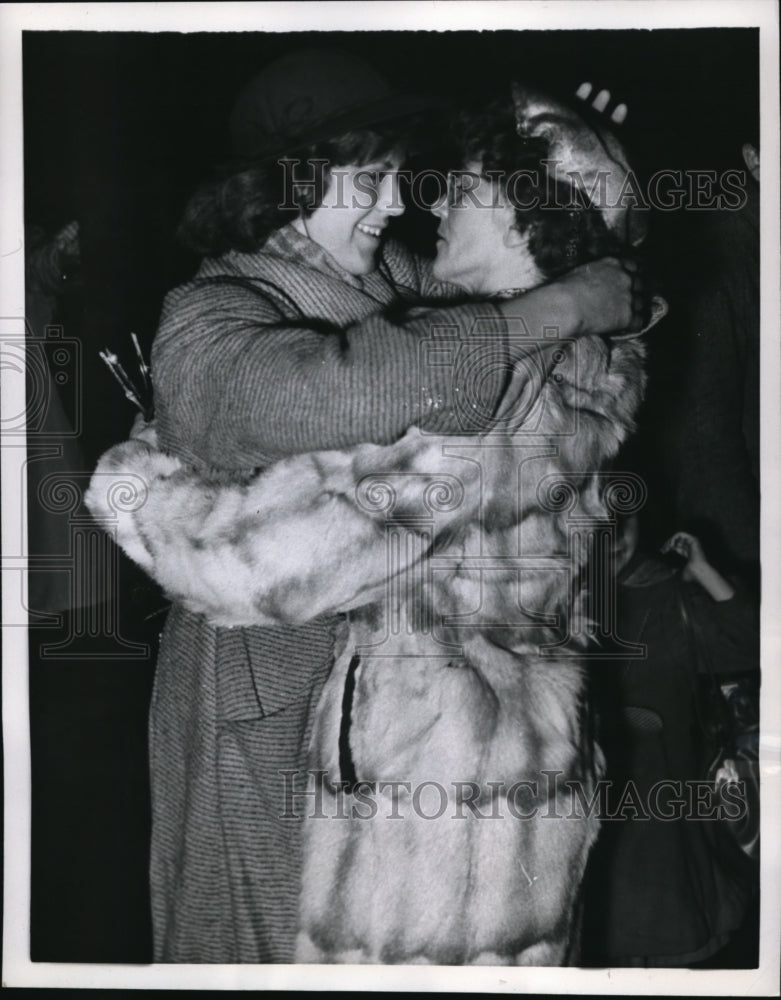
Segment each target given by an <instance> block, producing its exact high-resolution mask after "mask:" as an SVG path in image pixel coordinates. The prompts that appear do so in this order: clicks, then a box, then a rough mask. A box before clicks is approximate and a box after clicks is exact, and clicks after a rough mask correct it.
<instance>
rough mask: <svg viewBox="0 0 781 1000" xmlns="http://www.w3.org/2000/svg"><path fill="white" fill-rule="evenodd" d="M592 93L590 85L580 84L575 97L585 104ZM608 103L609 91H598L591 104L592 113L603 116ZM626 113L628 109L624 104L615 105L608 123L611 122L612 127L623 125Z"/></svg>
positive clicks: (609, 99)
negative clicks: (595, 112)
mask: <svg viewBox="0 0 781 1000" xmlns="http://www.w3.org/2000/svg"><path fill="white" fill-rule="evenodd" d="M593 92H594V88H593V87H592V86H591V84H590V83H581V85H580V86H579V87H578V89H577V90H576V91H575V97H577V98H578V100H581V101H584V102H587V101H588V99H589V97H591V95H592V93H593ZM610 101H611V95H610V91H609V90H600V91H599V93H598V94H597V95H596V97H595V98H594V99H593V101H592V102H591V107H592V108H593V109H594V111H597V112H599V114H604V113H605V110H606V109H607V106H608V105H609V104H610ZM628 111H629V109H628V108H627V106H626V104H617V105H616V106H615V107H614V108H613V110H612V112H611V114H610V121H611V122H613V124H614V125H623V123H624V122H625V121H626V116H627V114H628Z"/></svg>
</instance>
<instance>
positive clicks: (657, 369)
mask: <svg viewBox="0 0 781 1000" xmlns="http://www.w3.org/2000/svg"><path fill="white" fill-rule="evenodd" d="M746 127H747V129H748V130H749V132H750V118H749V120H748V124H747V126H746ZM743 134H744V136H745V135H746V133H745V132H744V133H743ZM738 148H739V143H738V142H735V143H734V148H733V155H732V158H731V159H730V158H729V157H727V158H726V159H725V160H724V162H723V163H720V162H719V159H718V157H717V156H714V157H713V158H712V159H711V161H710V163H709V164H708V165H709V166H710V165H712V166H713V167H714V168H717V167H723V166H724V165H726V166H727V167H728V168H729V169H733V170H734V169H737V168H740V170H741V171H742V174H743V183H742V184H741V185H740V190H739V191H737V190H736V195H735V197H734V198H732V199H731V200H730V203H729V204H727V203H726V202H725V203H724V204H723V205H722V207H721V208H719V209H711V210H708V211H691V212H688V213H685V215H683V216H682V217H681V218H679V219H678V220H677V221H676V222H675V223H673V224H674V225H677V228H678V230H679V236H680V239H679V242H678V247H679V249H678V250H677V251H675V252H673V253H672V254H669V255H667V256H666V258H664V259H661V260H660V264H661V269H662V271H663V272H664V274H665V276H666V279H667V280H666V282H665V289H666V291H667V292H669V296H670V317H669V319H668V321H667V324H666V326H665V328H664V329H663V330H662V331H660V332H661V333H662V336H661V337H660V338H659V339H658V341H657V342H656V343H655V344H654V345H653V347H652V354H651V361H650V379H649V397H648V405H647V411H646V412H647V416H646V420H645V425H646V426H645V437H648V438H651V437H653V438H655V439H656V440H655V443H654V444H653V445H652V447H653V448H655V450H656V451H657V453H658V455H659V458H658V461H659V465H660V467H661V472H662V476H661V480H660V482H659V487H658V488H659V490H660V491H662V492H664V493H666V494H667V499H668V501H669V509H668V511H667V515H668V517H669V518H670V522H669V523H670V526H677V527H682V528H684V529H685V530H687V531H692V532H694V533H695V534H697V536H698V537H700V538H701V539H702V542H703V544H704V545H705V547H706V549H707V550H708V552H710V553H712V556H713V558H715V559H716V560H717V562H718V563H719V564H720V565H721V566H723V567H724V569H726V570H729V571H738V572H740V573H741V575H742V576H743V577H744V579H745V580H746V582H747V583H750V584H751V585H752V586H754V587H755V586H757V585H758V583H759V185H758V176H759V169H758V154H757V152H756V146H755V145H753V144H750V143H747V144H746V145H745V146H744V151H745V153H744V156H745V157H746V158H747V162H744V161H743V160H741V159H740V158H739V156H738V155H737V153H738ZM739 202H740V207H736V206H737V205H738V203H739ZM638 443H639V442H638ZM661 537H664V535H662V536H661Z"/></svg>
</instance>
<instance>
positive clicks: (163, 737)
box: [149, 227, 505, 962]
mask: <svg viewBox="0 0 781 1000" xmlns="http://www.w3.org/2000/svg"><path fill="white" fill-rule="evenodd" d="M446 291H447V289H444V288H441V287H439V288H437V287H435V286H434V285H433V283H429V282H428V281H427V278H426V272H425V269H424V268H422V267H421V266H420V265H419V264H418V263H417V262H416V260H415V258H414V257H412V256H411V255H410V254H409V253H408V252H406V251H404V250H403V249H402V248H401V247H399V246H398V245H396V244H389V245H387V246H386V248H385V250H384V253H383V260H382V262H381V264H380V267H379V268H378V270H377V271H376V272H375V273H373V274H371V275H369V276H367V277H365V278H355V277H353V276H351V275H349V274H346V273H345V272H343V271H342V270H341V269H340V268H339V267H338V265H337V264H336V263H335V262H334V261H333V259H332V258H331V257H330V256H329V255H328V254H327V253H326V252H325V251H323V250H322V249H321V248H319V247H318V246H317V245H316V244H313V243H311V242H310V241H309V240H307V239H305V238H304V237H303V236H300V235H299V234H298V233H297V232H296V231H295V230H294V229H293V228H292V227H285V228H284V229H282V230H280V231H278V232H277V233H275V234H273V235H272V237H271V238H270V239H269V240H268V241H267V243H266V244H265V246H264V247H263V249H262V250H261V251H259V252H257V253H254V254H239V253H233V252H231V253H228V254H226V255H225V256H224V257H221V258H219V259H207V260H205V261H204V263H203V264H202V266H201V268H200V270H199V272H198V273H197V275H196V276H195V278H194V279H193V280H192V281H191V282H189V283H188V284H186V285H184V286H182V287H179V288H177V289H175V290H174V291H172V292H171V293H170V294H169V295H168V296H167V298H166V301H165V304H164V308H163V315H162V320H161V324H160V327H159V330H158V334H157V337H156V339H155V343H154V346H153V352H152V371H153V380H154V389H155V407H156V415H157V425H158V433H159V437H160V443H161V445H162V447H163V448H164V449H165V451H166V452H167V453H168V454H170V455H171V456H176V457H177V458H178V459H180V460H181V461H182V462H184V463H185V464H186V465H187V466H188V467H190V468H193V469H195V470H197V472H198V474H199V476H201V477H203V478H205V479H207V480H212V481H222V482H224V481H234V480H236V479H239V480H240V479H242V478H243V477H244V476H246V474H247V473H249V472H251V471H254V470H257V469H258V468H262V467H264V466H267V465H269V464H270V463H272V462H274V461H276V460H278V459H281V458H284V457H285V456H286V455H289V454H293V453H296V452H301V451H305V450H307V449H311V448H313V447H323V446H325V447H345V446H349V445H352V444H355V443H357V442H360V441H367V440H368V441H378V442H390V441H392V440H394V439H395V438H397V437H399V436H400V435H401V434H402V433H403V432H404V431H405V430H406V428H407V427H409V426H410V425H412V424H418V425H420V426H424V427H425V426H428V427H430V428H432V429H437V430H443V431H445V432H447V431H448V430H449V429H450V430H455V429H457V427H458V426H459V425H458V419H459V417H458V414H457V412H456V408H455V405H454V397H453V379H452V373H451V371H450V370H449V369H447V368H446V367H436V366H424V367H423V368H422V369H421V368H420V357H421V353H420V352H421V347H422V345H425V343H426V342H427V341H428V339H429V338H431V337H432V336H433V337H435V338H436V337H437V336H439V335H441V334H439V333H438V332H437V331H438V330H440V329H446V330H448V331H450V333H451V334H452V331H453V328H454V325H455V327H456V328H457V329H458V330H459V332H460V335H461V337H462V338H463V342H464V344H465V345H466V346H467V348H468V345H469V343H470V341H471V338H473V337H475V336H476V337H477V339H478V340H479V334H474V333H473V328H474V326H475V324H476V323H478V322H479V321H483V322H485V321H487V322H488V323H489V324H492V325H493V327H494V329H493V343H494V345H495V347H497V348H498V349H499V351H500V354H502V353H503V350H504V348H503V332H502V331H503V324H502V322H501V320H500V318H499V313H498V310H496V309H495V308H494V307H493V306H489V305H486V304H482V305H479V306H475V305H464V306H462V307H459V308H457V309H452V308H451V309H447V310H446V311H443V312H438V311H437V310H433V311H427V312H425V313H420V315H419V316H418V317H417V318H415V317H410V316H409V315H407V316H405V317H404V319H403V322H402V321H401V319H396V318H394V317H392V316H390V315H389V314H388V312H387V310H386V309H385V308H384V307H388V306H390V305H391V304H393V303H397V302H398V301H399V300H400V299H401V300H404V299H409V300H414V301H420V298H421V296H422V295H426V294H427V293H431V294H434V293H439V294H440V295H441V294H443V293H445V292H446ZM421 371H423V372H424V374H423V375H421ZM504 377H505V375H504V373H503V372H502V371H501V366H499V368H497V369H495V370H492V371H491V372H490V373H489V374H488V375H487V377H486V379H484V382H483V385H482V387H481V391H482V393H483V398H484V399H488V400H489V401H490V400H491V399H492V398H493V399H495V400H498V398H499V395H500V392H501V388H502V384H503V379H504ZM339 627H340V619H339V618H338V617H336V616H334V615H333V614H324V615H321V616H318V617H316V618H315V620H313V621H309V622H306V623H304V624H301V625H298V626H293V625H279V626H275V627H267V628H263V627H250V628H240V629H226V628H219V627H214V626H212V625H211V624H209V622H208V621H207V619H206V618H205V617H204V616H203V615H200V614H194V613H192V612H190V611H188V610H186V609H185V608H184V607H183V606H182V605H181V604H179V603H175V604H174V606H173V607H172V609H171V611H170V613H169V616H168V620H167V622H166V625H165V628H164V631H163V635H162V639H161V648H160V654H159V658H158V664H157V672H156V678H155V687H154V692H153V700H152V707H151V713H150V723H149V740H150V767H151V785H152V851H151V888H152V916H153V927H154V957H155V960H156V961H162V962H286V961H291V960H292V957H293V942H294V935H295V927H296V908H297V900H298V882H299V873H300V829H299V824H298V823H297V822H295V821H293V822H291V820H289V819H287V820H286V819H284V818H281V814H282V812H283V808H282V805H281V797H282V794H283V781H284V778H283V776H282V772H284V771H285V770H294V771H295V770H299V769H302V768H303V766H304V763H305V755H306V744H307V741H308V739H309V734H310V730H311V724H312V717H313V712H314V709H315V706H316V704H317V702H318V699H319V696H320V693H321V689H322V686H323V683H324V681H325V679H326V677H327V675H328V672H329V670H330V668H331V664H332V660H333V647H334V640H335V636H336V634H337V632H338V630H339Z"/></svg>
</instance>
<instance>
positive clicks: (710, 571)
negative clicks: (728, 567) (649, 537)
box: [662, 531, 735, 601]
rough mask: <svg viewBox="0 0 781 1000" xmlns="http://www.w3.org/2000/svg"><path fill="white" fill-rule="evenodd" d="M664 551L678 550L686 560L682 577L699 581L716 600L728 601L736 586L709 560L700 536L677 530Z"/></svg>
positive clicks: (665, 545) (687, 580) (664, 546)
mask: <svg viewBox="0 0 781 1000" xmlns="http://www.w3.org/2000/svg"><path fill="white" fill-rule="evenodd" d="M662 552H663V553H664V552H677V553H678V555H680V556H682V557H683V558H684V559H685V560H686V565H685V566H684V567H683V570H682V572H681V579H682V580H685V581H686V582H687V583H690V582H692V581H693V582H695V583H699V585H700V586H701V587H703V588H704V589H705V590H706V591H707V592H708V593H709V594H710V596H711V597H712V598H713V600H714V601H728V600H729V599H730V598H731V597H732V596H733V594H734V593H735V588H734V587H733V586H732V585H731V584H730V583H729V582H728V581H727V580H725V579H724V577H723V576H722V575H721V573H719V572H718V571H717V570H716V569H714V567H713V566H711V564H710V563H709V562H708V559H707V556H706V555H705V552H704V550H703V547H702V545H701V544H700V540H699V538H697V537H696V536H695V535H690V534H689V533H688V532H686V531H678V532H676V533H675V534H674V535H673V536H672V538H668V539H667V541H666V542H665V543H664V545H663V546H662Z"/></svg>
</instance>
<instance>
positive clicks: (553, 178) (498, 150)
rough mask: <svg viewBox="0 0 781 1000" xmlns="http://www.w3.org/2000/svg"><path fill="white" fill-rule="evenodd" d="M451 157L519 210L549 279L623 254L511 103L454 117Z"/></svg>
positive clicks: (502, 102) (517, 217)
mask: <svg viewBox="0 0 781 1000" xmlns="http://www.w3.org/2000/svg"><path fill="white" fill-rule="evenodd" d="M452 141H453V145H454V148H453V150H452V155H454V156H455V158H457V159H459V160H460V162H461V164H462V165H463V166H467V165H468V164H469V163H472V162H478V163H480V172H481V175H482V176H484V177H487V178H488V179H489V180H491V181H492V182H493V183H494V184H498V185H500V187H501V190H502V192H503V193H504V194H505V195H506V197H507V199H508V201H509V202H510V204H511V205H512V206H513V208H514V209H515V224H516V227H517V229H518V231H519V232H521V233H527V234H528V237H529V249H530V251H531V253H532V255H533V257H534V261H535V263H536V265H537V267H538V268H539V269H540V271H541V272H542V274H543V275H544V276H545V277H546V278H554V277H556V276H557V275H559V274H563V273H564V272H565V271H568V270H570V269H571V268H573V267H576V266H577V265H579V264H585V263H587V262H588V261H591V260H597V259H599V258H600V257H604V256H606V255H608V254H611V253H615V252H617V251H618V249H619V245H618V240H617V238H616V237H615V236H614V235H613V234H612V233H611V232H610V230H609V229H608V227H607V224H606V222H605V220H604V218H603V216H602V214H601V213H600V212H599V210H598V209H597V208H596V207H594V206H593V205H591V204H589V202H588V200H587V198H586V195H585V193H584V192H583V191H582V189H580V188H578V187H577V186H575V185H573V184H571V183H570V182H569V181H568V180H566V179H562V177H561V176H559V175H557V174H556V172H555V171H553V172H552V171H551V170H550V169H549V167H548V162H547V161H548V159H549V152H550V151H549V146H548V143H547V142H546V141H545V140H544V139H541V138H529V137H526V136H523V135H519V134H518V132H517V131H516V126H515V110H514V107H513V103H512V99H511V98H510V97H509V96H508V98H507V99H503V100H497V101H494V102H493V103H491V104H489V105H488V106H487V107H483V108H481V109H479V110H468V111H464V112H462V113H460V114H459V115H457V116H456V117H455V118H454V121H453V129H452Z"/></svg>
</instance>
